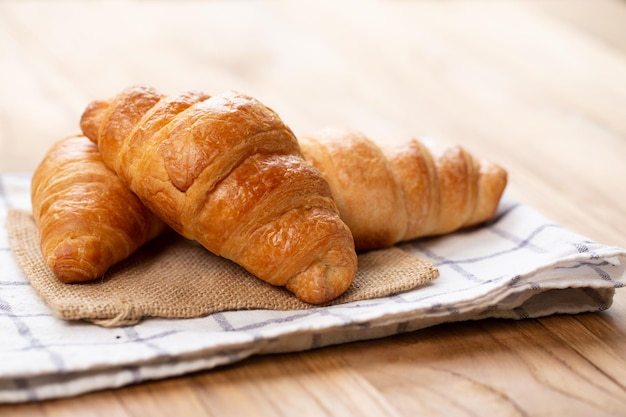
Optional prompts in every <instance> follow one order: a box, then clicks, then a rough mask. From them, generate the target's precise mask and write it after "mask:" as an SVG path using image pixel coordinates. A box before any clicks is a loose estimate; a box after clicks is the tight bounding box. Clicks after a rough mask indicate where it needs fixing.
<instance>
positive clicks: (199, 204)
mask: <svg viewBox="0 0 626 417" xmlns="http://www.w3.org/2000/svg"><path fill="white" fill-rule="evenodd" d="M81 128H82V130H83V132H84V134H85V135H86V136H87V137H89V138H90V139H91V140H92V141H94V142H95V143H97V145H98V147H99V149H100V152H101V153H102V156H103V159H104V161H105V163H106V164H107V165H108V166H109V167H110V168H111V169H112V170H114V171H115V172H116V173H117V174H118V175H119V177H120V178H121V179H122V180H123V181H124V182H125V183H126V184H127V185H128V186H129V188H130V189H131V190H132V191H133V192H135V193H136V194H137V195H138V196H139V197H140V198H141V200H142V201H143V202H144V203H145V204H146V206H147V207H149V208H150V210H152V211H153V212H154V213H156V214H157V215H158V216H159V217H160V218H161V219H163V220H164V221H165V222H166V223H167V224H169V225H170V226H171V227H172V228H173V229H174V230H176V231H177V232H179V233H180V234H182V235H183V236H185V237H187V238H189V239H193V240H196V241H198V242H199V243H200V244H202V245H203V246H204V247H205V248H207V249H208V250H210V251H211V252H213V253H215V254H217V255H219V256H223V257H225V258H227V259H230V260H232V261H234V262H236V263H238V264H239V265H241V266H243V267H244V268H245V269H247V270H248V271H249V272H251V273H252V274H253V275H255V276H257V277H258V278H260V279H262V280H264V281H266V282H268V283H270V284H272V285H276V286H285V287H286V288H287V289H289V290H290V291H292V292H293V293H294V294H295V295H296V296H297V297H298V298H299V299H301V300H303V301H305V302H309V303H315V304H318V303H324V302H327V301H330V300H332V299H333V298H335V297H337V296H339V295H341V294H342V293H343V292H345V290H346V289H347V288H348V287H349V285H350V284H351V282H352V280H353V278H354V275H355V273H356V268H357V257H356V253H355V250H354V242H353V239H352V235H351V233H350V230H349V229H348V227H347V226H346V224H345V223H344V222H343V221H342V220H341V219H340V217H339V212H338V210H337V206H336V204H335V202H334V201H333V199H332V195H331V192H330V188H329V186H328V183H327V182H326V180H325V179H324V178H323V177H322V175H321V173H320V172H319V171H318V170H317V169H315V168H314V167H312V166H311V165H310V164H308V163H307V162H306V161H305V160H304V158H303V157H302V155H301V153H300V148H299V145H298V142H297V140H296V138H295V136H294V135H293V133H292V132H291V130H290V129H289V128H288V127H287V126H286V125H285V124H284V123H283V122H282V121H281V120H280V118H279V117H278V115H277V114H276V113H275V112H274V111H272V110H271V109H269V108H268V107H266V106H265V105H263V104H262V103H260V102H259V101H257V100H256V99H254V98H252V97H249V96H246V95H243V94H239V93H236V92H227V93H224V94H221V95H219V96H213V97H209V96H208V95H205V94H202V93H199V92H185V93H182V94H178V95H171V96H165V95H163V94H161V93H160V92H158V91H157V90H155V89H154V88H151V87H147V86H134V87H131V88H128V89H126V90H124V91H123V92H121V93H120V94H118V95H116V96H115V97H113V98H112V99H110V100H101V101H95V102H93V103H91V104H90V105H89V106H88V107H87V108H86V110H85V112H84V113H83V116H82V119H81Z"/></svg>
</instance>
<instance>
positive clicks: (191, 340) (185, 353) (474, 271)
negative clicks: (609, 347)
mask: <svg viewBox="0 0 626 417" xmlns="http://www.w3.org/2000/svg"><path fill="white" fill-rule="evenodd" d="M29 183H30V177H29V176H28V175H23V176H15V175H13V176H9V175H5V176H0V225H2V227H0V334H2V343H0V402H20V401H35V400H41V399H46V398H56V397H65V396H71V395H76V394H79V393H84V392H88V391H94V390H99V389H105V388H113V387H119V386H123V385H128V384H134V383H139V382H142V381H148V380H153V379H158V378H164V377H169V376H175V375H181V374H185V373H188V372H194V371H198V370H205V369H211V368H215V367H217V366H220V365H224V364H232V363H235V362H237V361H239V360H242V359H244V358H247V357H249V356H251V355H258V354H266V353H276V352H294V351H302V350H307V349H313V348H318V347H322V346H328V345H333V344H338V343H345V342H351V341H356V340H365V339H373V338H379V337H385V336H389V335H393V334H398V333H402V332H408V331H415V330H418V329H422V328H425V327H428V326H433V325H437V324H440V323H446V322H455V321H462V320H477V319H483V318H488V317H498V318H509V319H525V318H532V317H542V316H547V315H550V314H555V313H564V314H575V313H581V312H594V311H602V310H605V309H607V308H609V307H610V305H611V303H612V301H613V297H614V294H615V291H616V289H620V288H622V287H623V286H624V284H625V283H626V266H625V265H626V250H625V249H623V248H619V247H613V246H607V245H602V244H599V243H596V242H593V241H590V240H589V239H587V238H585V237H583V236H580V235H578V234H575V233H572V232H571V231H570V230H567V229H565V228H563V227H562V226H560V225H558V224H556V223H554V222H553V221H551V220H550V219H547V218H546V217H544V216H543V215H541V214H540V213H538V212H537V211H536V210H534V209H532V208H531V207H528V206H526V205H524V204H520V203H518V202H516V201H514V200H512V199H510V198H509V197H506V196H505V199H504V200H503V202H502V203H501V205H500V208H499V211H498V213H497V215H496V218H495V219H494V220H493V221H492V222H490V223H489V224H486V225H484V226H483V227H479V228H475V229H471V230H465V231H461V232H458V233H453V234H450V235H447V236H445V237H441V238H432V239H421V240H416V241H414V242H410V243H407V244H404V245H400V246H398V249H401V250H402V251H404V252H406V253H408V254H411V255H415V256H417V257H418V258H421V259H425V260H426V261H428V262H431V263H432V264H433V265H434V266H435V267H437V269H438V270H439V273H440V276H439V278H437V279H435V280H434V281H432V282H431V283H429V284H427V285H423V286H420V287H418V288H415V289H413V290H409V291H406V292H401V293H397V294H394V295H390V296H384V297H378V298H370V299H364V300H360V301H352V302H346V303H339V304H335V305H329V306H320V307H313V308H305V309H299V308H298V309H295V310H276V309H252V310H247V309H244V310H236V311H222V312H215V313H211V314H208V315H206V316H203V317H198V318H190V319H163V318H149V319H145V320H142V321H141V322H139V323H137V324H135V325H131V326H125V327H102V326H96V325H94V324H92V323H87V322H84V321H68V320H61V319H59V318H58V317H57V316H56V313H55V312H54V311H52V310H51V309H50V307H49V306H48V305H47V304H46V303H44V302H43V301H42V299H41V297H40V296H39V295H38V293H37V292H36V290H35V289H34V287H33V286H32V285H31V284H30V283H29V281H28V279H27V277H26V274H25V273H24V272H23V270H22V269H21V268H20V266H19V265H18V263H17V259H16V254H15V253H14V252H13V251H12V249H11V247H10V245H9V241H8V231H7V229H6V228H5V227H4V226H3V225H4V224H5V223H6V220H7V214H8V210H9V209H11V208H14V209H22V210H30V199H29ZM620 291H621V290H620ZM79 307H80V306H79Z"/></svg>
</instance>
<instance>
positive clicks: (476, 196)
mask: <svg viewBox="0 0 626 417" xmlns="http://www.w3.org/2000/svg"><path fill="white" fill-rule="evenodd" d="M299 142H300V146H301V149H302V153H303V155H304V156H305V158H306V159H307V160H308V161H309V162H310V163H311V164H313V165H314V166H315V167H317V168H318V169H319V170H320V171H321V172H322V174H323V175H324V177H325V178H326V179H327V180H328V182H329V184H330V186H331V190H332V195H333V197H334V199H335V201H336V202H337V206H338V207H339V211H340V213H341V217H342V218H343V219H344V221H345V222H346V223H347V224H348V226H349V227H350V230H351V231H352V234H353V236H354V240H355V245H356V248H357V249H358V250H369V249H375V248H381V247H386V246H389V245H393V244H395V243H398V242H402V241H407V240H411V239H416V238H418V237H424V236H433V235H442V234H446V233H450V232H453V231H455V230H458V229H460V228H463V227H468V226H473V225H477V224H479V223H482V222H484V221H486V220H488V219H490V218H491V217H492V216H493V215H494V213H495V211H496V209H497V207H498V204H499V201H500V198H501V196H502V193H503V191H504V189H505V187H506V183H507V173H506V171H505V170H504V169H502V168H501V167H500V166H498V165H496V164H494V163H492V162H489V161H486V160H483V159H478V158H476V157H474V156H473V155H471V154H470V153H469V152H467V151H466V150H464V149H463V148H462V147H460V146H449V147H435V146H430V147H427V146H426V145H424V144H423V143H422V142H420V141H418V140H417V139H411V140H409V141H406V142H405V143H403V144H401V145H396V146H393V147H388V148H381V147H379V146H378V145H377V144H376V143H374V142H373V141H371V140H370V139H368V138H367V137H366V136H365V135H363V134H362V133H360V132H358V131H353V130H343V129H324V130H321V131H318V132H315V133H313V134H310V135H306V136H302V137H300V138H299Z"/></svg>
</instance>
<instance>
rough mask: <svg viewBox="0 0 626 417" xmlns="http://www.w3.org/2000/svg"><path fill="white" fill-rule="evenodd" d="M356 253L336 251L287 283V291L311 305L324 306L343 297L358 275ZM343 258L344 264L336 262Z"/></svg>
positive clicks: (329, 253)
mask: <svg viewBox="0 0 626 417" xmlns="http://www.w3.org/2000/svg"><path fill="white" fill-rule="evenodd" d="M351 255H353V256H354V258H356V254H355V253H354V251H352V252H351V253H350V252H348V251H345V250H335V251H330V252H328V253H327V256H326V257H325V258H322V259H320V260H318V261H317V262H315V263H313V264H312V265H310V266H309V268H307V269H306V270H305V271H304V272H302V273H300V274H298V275H296V276H295V277H293V278H292V279H291V280H290V281H289V282H288V283H287V289H288V290H290V291H291V292H293V293H294V294H295V295H296V297H297V298H298V299H299V300H301V301H304V302H305V303H309V304H324V303H327V302H330V301H332V300H334V299H335V298H337V297H339V296H340V295H342V294H343V293H344V292H346V290H347V289H348V288H349V287H350V285H351V284H352V281H353V280H354V276H355V275H356V260H354V259H352V256H351ZM337 258H340V259H341V258H342V259H343V262H336V261H337Z"/></svg>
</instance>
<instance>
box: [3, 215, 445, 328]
mask: <svg viewBox="0 0 626 417" xmlns="http://www.w3.org/2000/svg"><path fill="white" fill-rule="evenodd" d="M6 225H7V230H8V232H9V242H10V244H11V249H12V250H13V252H14V253H15V255H16V258H17V260H18V263H19V264H20V265H21V267H22V269H23V270H24V271H25V273H26V275H27V278H28V280H29V282H30V283H31V285H32V286H33V288H34V289H35V290H36V291H37V293H38V294H39V295H40V297H41V298H42V300H43V301H44V302H45V303H46V304H47V305H48V307H50V309H51V311H53V312H54V314H55V315H56V316H57V317H59V318H61V319H66V320H88V321H91V322H94V323H96V324H99V325H102V326H107V327H111V326H119V325H128V324H134V323H137V322H139V321H140V320H141V319H143V318H144V317H162V318H192V317H199V316H205V315H207V314H210V313H216V312H221V311H230V310H251V309H273V310H296V309H306V308H312V307H313V306H312V305H310V304H307V303H304V302H302V301H299V300H298V299H297V298H295V296H293V295H292V294H291V293H289V292H288V291H287V290H285V289H283V288H279V287H274V286H271V285H269V284H266V283H264V282H263V281H261V280H259V279H256V278H255V277H254V276H252V275H251V274H249V273H248V272H247V271H245V270H244V269H243V268H241V267H239V266H238V265H237V264H234V263H233V262H230V261H228V260H226V259H224V258H220V257H218V256H215V255H212V254H211V253H210V252H208V251H207V250H206V249H204V248H202V246H200V245H199V244H197V243H195V242H192V241H189V240H187V239H184V238H182V237H180V236H178V235H177V234H176V233H174V232H170V233H165V234H164V235H163V236H160V237H158V238H157V239H155V240H154V241H152V242H151V243H149V244H148V245H146V246H144V247H143V248H141V249H140V250H139V251H138V252H136V253H135V254H134V255H133V256H131V257H130V258H128V259H126V260H125V261H123V262H121V263H119V264H118V265H115V266H114V267H112V268H111V270H110V271H108V272H107V274H106V276H105V277H104V278H103V279H101V280H97V281H93V282H91V283H84V284H73V285H68V284H63V283H61V282H59V280H57V279H56V278H55V276H54V275H53V274H52V272H51V271H50V270H49V269H48V268H47V266H46V264H45V262H44V259H43V257H42V255H41V250H40V249H39V240H38V234H37V227H36V226H35V222H34V221H33V218H32V216H31V214H30V213H28V212H26V211H23V210H16V209H11V210H9V212H8V215H7V220H6ZM437 276H438V272H437V269H436V268H435V267H434V266H433V265H432V264H430V263H427V262H425V261H423V260H420V259H418V258H417V257H415V256H412V255H409V254H407V253H406V252H404V251H402V250H400V249H398V248H389V249H383V250H379V251H372V252H368V253H364V254H362V255H359V269H358V272H357V275H356V277H355V280H354V282H353V284H352V285H351V286H350V288H349V289H348V291H346V293H344V294H343V295H342V296H340V297H339V298H337V299H335V300H333V301H332V302H330V303H328V305H335V304H340V303H348V302H352V301H358V300H365V299H368V298H377V297H386V296H390V295H393V294H397V293H401V292H404V291H408V290H410V289H414V288H416V287H419V286H421V285H424V284H426V283H428V282H430V281H432V280H433V279H435V278H437Z"/></svg>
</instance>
